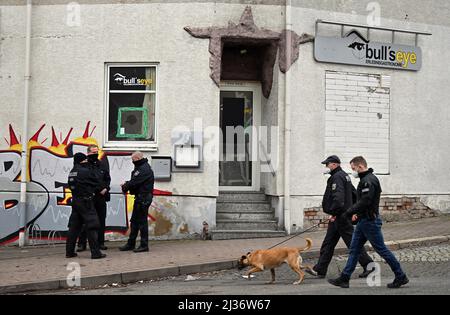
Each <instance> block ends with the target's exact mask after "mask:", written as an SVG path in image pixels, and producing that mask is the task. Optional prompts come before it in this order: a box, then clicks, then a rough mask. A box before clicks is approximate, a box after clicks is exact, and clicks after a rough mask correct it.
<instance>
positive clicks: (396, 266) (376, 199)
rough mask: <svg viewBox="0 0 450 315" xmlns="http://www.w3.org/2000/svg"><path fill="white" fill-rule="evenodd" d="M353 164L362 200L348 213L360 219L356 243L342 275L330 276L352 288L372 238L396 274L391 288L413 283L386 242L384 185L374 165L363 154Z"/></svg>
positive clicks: (343, 286)
mask: <svg viewBox="0 0 450 315" xmlns="http://www.w3.org/2000/svg"><path fill="white" fill-rule="evenodd" d="M350 165H351V167H352V170H353V176H354V177H356V178H358V177H359V178H360V182H359V185H358V189H357V199H358V202H357V203H356V204H355V205H353V206H352V207H351V208H350V209H348V210H347V211H346V213H345V214H344V215H345V216H348V217H349V218H350V217H351V218H352V221H357V220H358V224H357V225H356V229H355V233H354V235H353V240H352V244H351V246H350V256H349V258H348V261H347V265H346V266H345V268H344V271H343V272H342V274H341V276H340V277H339V278H337V279H334V280H329V282H330V283H331V284H332V285H335V286H338V287H341V288H348V287H349V285H350V284H349V282H350V277H351V275H352V273H353V272H354V271H355V267H356V263H357V259H358V257H359V255H360V253H361V251H362V249H363V248H364V245H365V244H366V242H367V241H369V242H370V244H371V245H372V247H373V248H374V249H375V251H376V252H377V253H378V255H380V256H381V257H382V258H383V259H385V260H386V262H387V263H388V264H389V266H390V267H391V269H392V271H393V272H394V274H395V280H394V282H392V283H390V284H388V288H391V289H397V288H400V287H401V286H403V285H406V284H408V283H409V280H408V277H407V276H406V274H405V273H404V272H403V270H402V268H401V266H400V263H399V262H398V260H397V258H395V256H394V255H393V254H392V252H391V251H390V250H389V249H388V248H387V247H386V245H385V244H384V237H383V233H382V231H381V226H382V225H383V223H382V221H381V218H380V212H379V205H380V195H381V185H380V182H379V180H378V178H377V177H376V176H375V175H374V174H373V172H374V171H373V169H368V168H367V161H366V160H365V159H364V158H363V157H362V156H358V157H355V158H354V159H353V160H352V161H351V162H350Z"/></svg>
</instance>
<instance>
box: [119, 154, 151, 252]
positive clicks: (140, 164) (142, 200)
mask: <svg viewBox="0 0 450 315" xmlns="http://www.w3.org/2000/svg"><path fill="white" fill-rule="evenodd" d="M131 159H132V161H133V164H134V170H133V172H132V173H131V180H130V181H128V182H126V183H124V184H122V191H123V193H127V192H130V194H131V195H134V196H135V199H134V207H133V215H132V216H131V231H130V237H129V239H128V243H127V244H126V245H125V246H123V247H121V248H120V250H121V251H131V250H133V251H134V252H135V253H143V252H148V251H149V248H148V210H149V208H150V205H151V204H152V201H153V186H154V182H155V178H154V175H153V171H152V168H151V167H150V164H148V160H147V159H145V158H144V155H143V154H142V153H141V152H135V153H133V155H132V156H131ZM139 232H140V234H141V245H140V246H139V248H137V249H135V247H136V238H137V236H138V233H139Z"/></svg>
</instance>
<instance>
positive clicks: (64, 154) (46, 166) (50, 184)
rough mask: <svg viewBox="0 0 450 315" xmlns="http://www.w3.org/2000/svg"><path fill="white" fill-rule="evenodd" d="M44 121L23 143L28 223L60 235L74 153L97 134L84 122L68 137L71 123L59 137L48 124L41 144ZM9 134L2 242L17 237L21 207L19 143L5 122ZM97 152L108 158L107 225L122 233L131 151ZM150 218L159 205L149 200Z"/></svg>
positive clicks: (0, 194)
mask: <svg viewBox="0 0 450 315" xmlns="http://www.w3.org/2000/svg"><path fill="white" fill-rule="evenodd" d="M45 126H46V125H45V124H44V125H42V126H41V128H39V130H38V131H37V132H36V133H35V134H34V136H33V137H31V139H30V140H29V141H28V143H27V150H28V153H29V155H28V163H27V164H28V168H27V174H26V176H27V179H28V181H29V183H28V187H27V203H26V223H27V226H28V227H30V228H29V229H30V230H36V231H39V235H40V237H44V238H46V237H47V238H48V237H50V236H51V237H55V235H58V236H61V237H64V235H65V233H66V232H67V224H68V220H69V217H70V213H71V193H70V190H69V189H68V186H67V178H68V175H69V172H70V170H71V168H72V166H73V155H74V154H75V153H77V152H83V153H85V152H86V149H87V147H88V146H89V145H91V144H96V145H98V143H97V140H96V139H95V138H93V137H92V134H93V132H94V130H95V127H94V128H93V129H92V130H90V122H88V123H87V126H86V129H85V132H84V134H83V136H82V137H79V138H75V139H73V140H70V135H71V134H72V132H73V128H71V129H70V130H69V131H68V133H67V136H66V137H65V138H64V140H63V139H62V134H60V135H59V138H58V136H57V134H56V132H55V130H54V128H53V127H52V128H51V133H52V134H51V138H52V139H51V144H50V146H49V147H45V146H44V143H45V142H46V141H47V140H48V139H44V140H43V141H42V142H40V140H39V139H40V135H41V133H42V131H43V130H44V128H45ZM9 136H10V137H9V140H8V139H6V138H5V140H6V142H7V143H8V146H9V148H8V149H6V150H3V151H0V245H2V244H5V243H9V242H14V241H16V240H17V238H18V235H19V232H20V230H21V229H23V227H22V226H20V216H21V211H20V209H19V206H20V204H19V200H20V179H21V176H22V174H21V152H22V144H21V142H20V141H19V139H18V137H17V135H16V133H15V131H14V129H13V127H12V126H11V125H10V126H9ZM99 153H100V158H101V159H108V162H109V165H110V172H111V178H112V182H111V201H110V202H109V203H108V213H107V221H106V225H107V230H108V231H111V232H119V233H123V234H125V233H126V232H127V230H128V216H129V215H130V212H131V211H132V208H133V202H134V199H133V197H132V196H129V195H124V194H122V192H121V189H120V184H121V183H123V182H124V181H126V180H128V179H129V177H130V174H131V171H132V170H133V164H132V163H131V158H130V157H131V152H125V153H124V152H104V151H102V150H100V152H99ZM154 194H155V195H156V196H158V195H164V196H170V195H171V193H170V192H166V191H160V190H155V191H154ZM152 208H153V209H152V211H151V216H150V220H151V221H152V222H154V221H156V220H157V219H158V212H159V211H158V209H159V208H158V205H155V204H154V205H152Z"/></svg>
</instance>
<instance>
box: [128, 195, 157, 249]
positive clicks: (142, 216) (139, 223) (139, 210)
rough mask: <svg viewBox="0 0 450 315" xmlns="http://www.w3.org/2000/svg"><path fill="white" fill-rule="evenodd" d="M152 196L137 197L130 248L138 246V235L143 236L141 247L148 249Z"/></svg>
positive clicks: (132, 218)
mask: <svg viewBox="0 0 450 315" xmlns="http://www.w3.org/2000/svg"><path fill="white" fill-rule="evenodd" d="M152 201H153V198H152V196H151V195H146V196H136V198H135V201H134V206H133V214H132V216H131V221H130V222H131V231H130V237H129V239H128V245H129V246H130V247H135V246H136V239H137V236H138V233H140V234H141V246H140V247H143V248H148V210H149V208H150V205H151V204H152Z"/></svg>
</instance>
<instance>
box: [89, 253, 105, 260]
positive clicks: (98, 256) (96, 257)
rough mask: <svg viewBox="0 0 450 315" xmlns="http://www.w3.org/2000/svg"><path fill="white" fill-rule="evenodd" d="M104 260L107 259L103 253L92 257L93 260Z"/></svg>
mask: <svg viewBox="0 0 450 315" xmlns="http://www.w3.org/2000/svg"><path fill="white" fill-rule="evenodd" d="M103 258H106V255H105V254H102V253H98V254H95V255H92V256H91V259H103Z"/></svg>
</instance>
